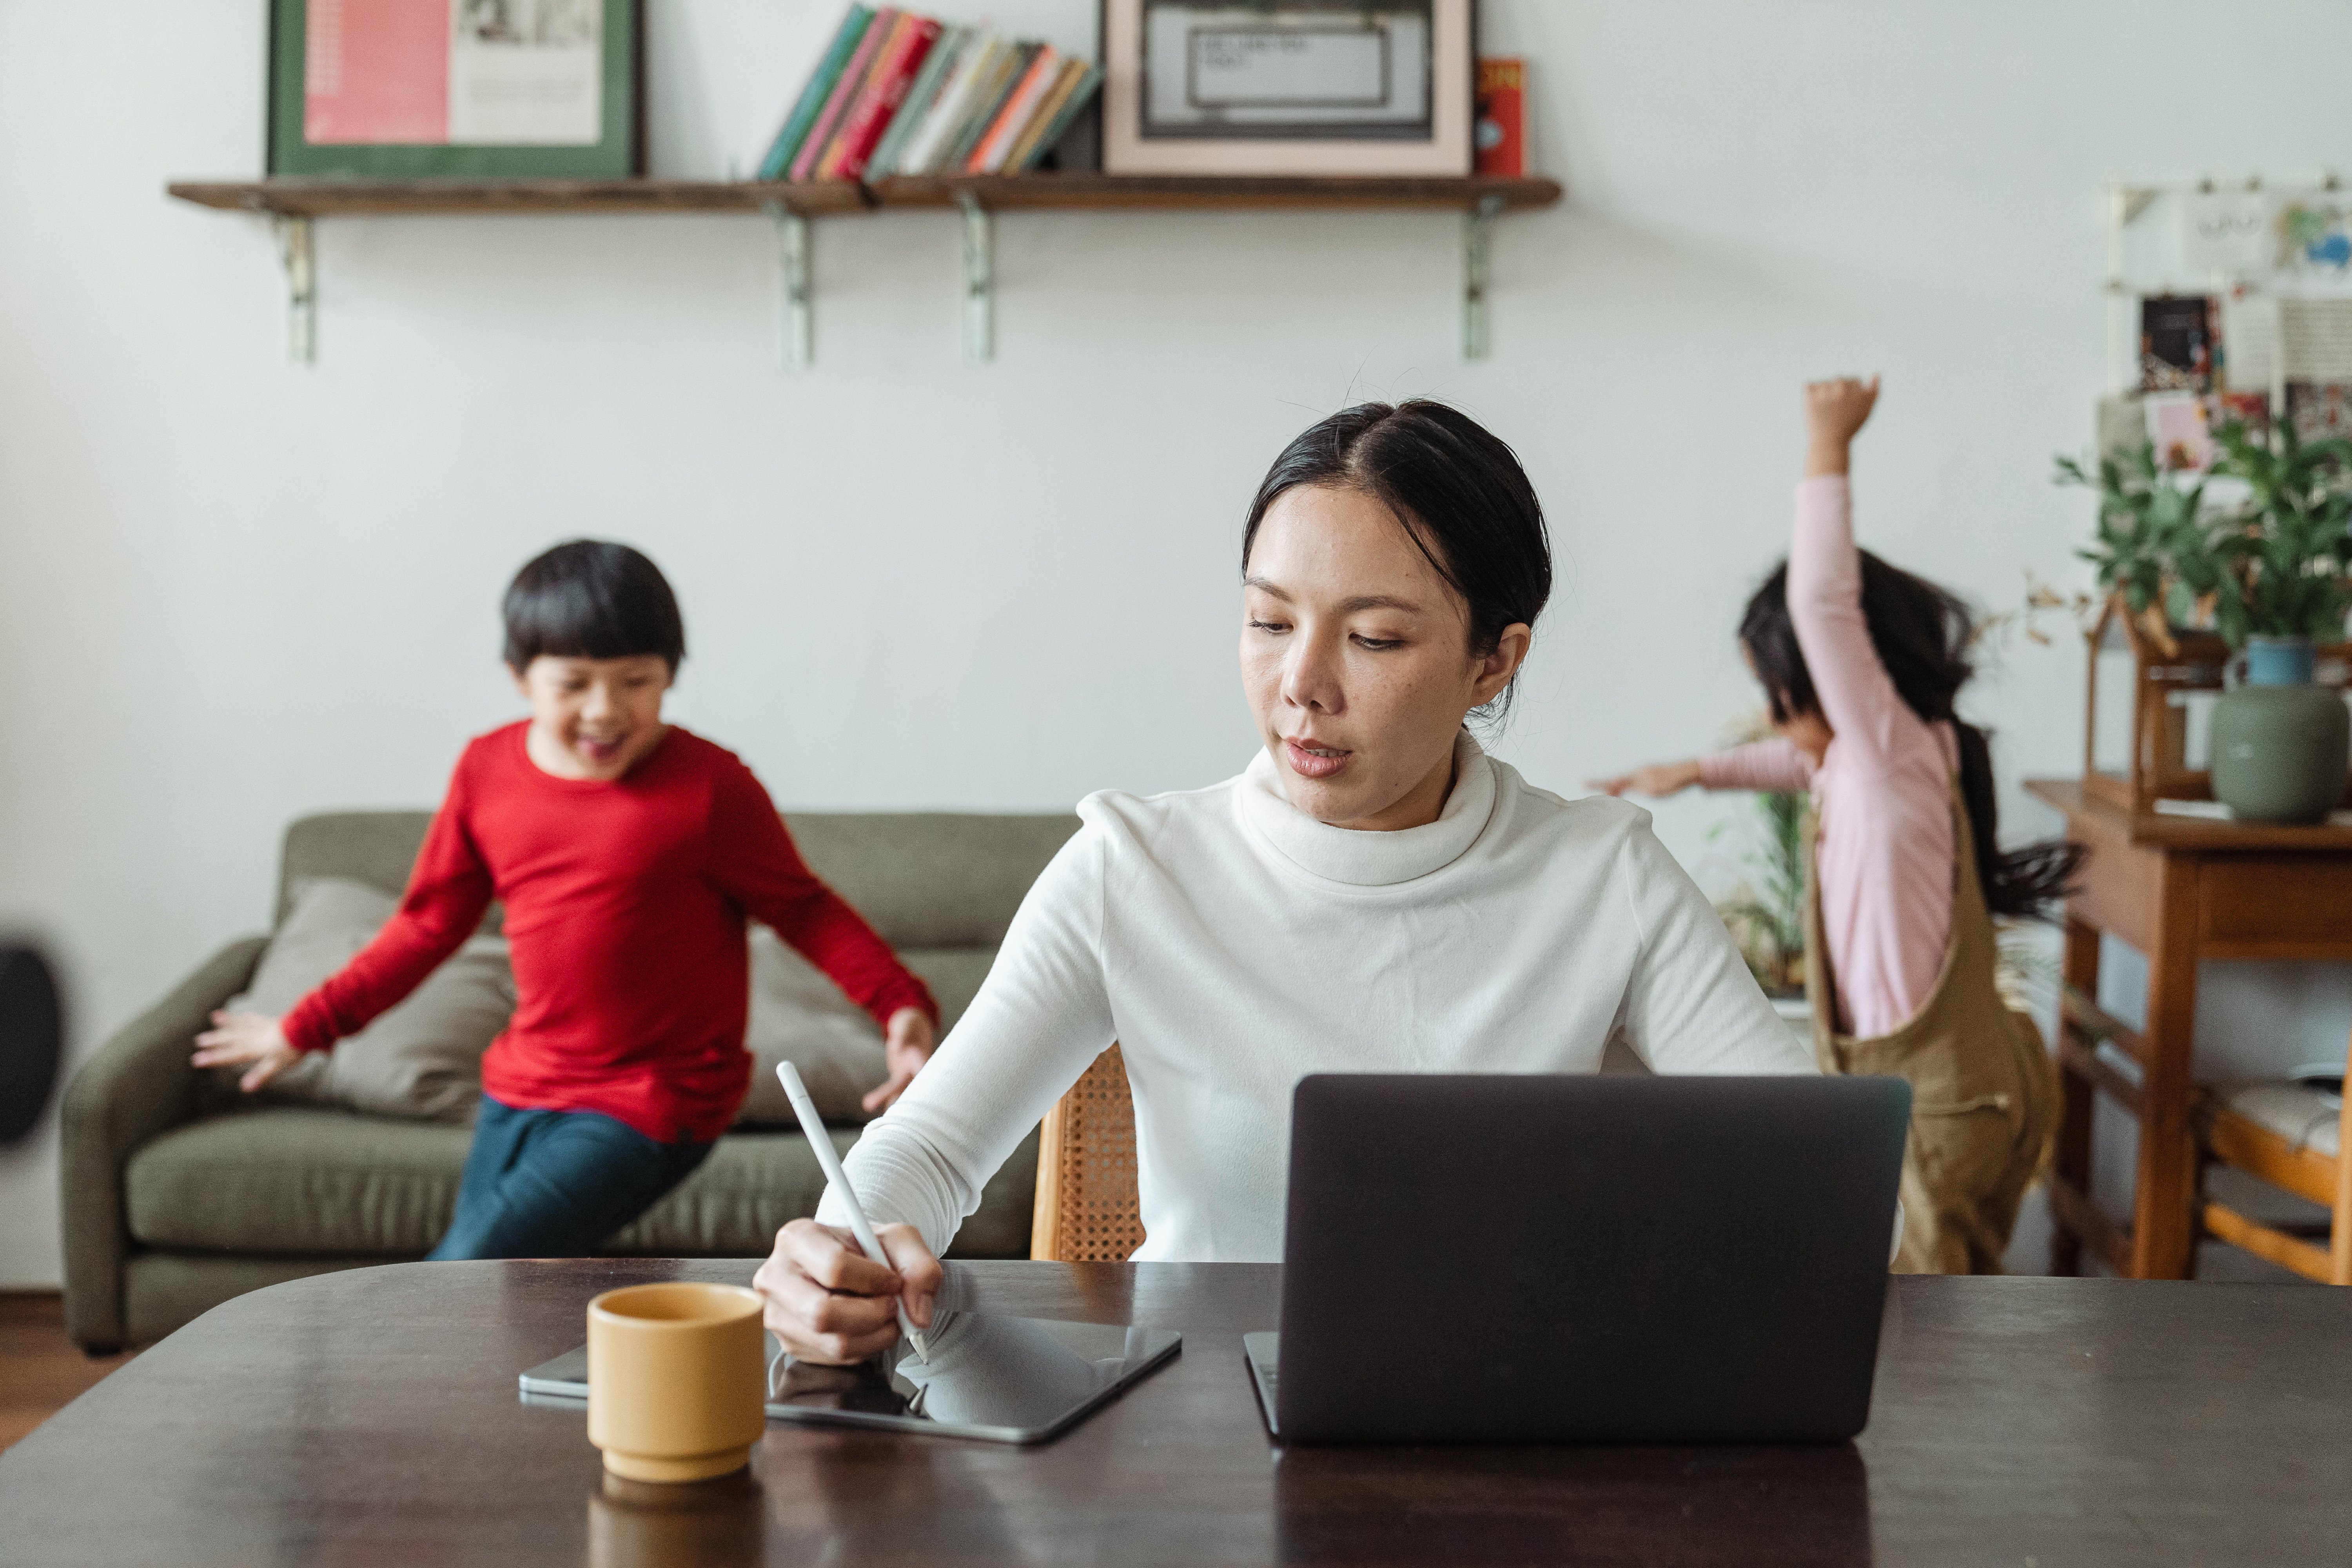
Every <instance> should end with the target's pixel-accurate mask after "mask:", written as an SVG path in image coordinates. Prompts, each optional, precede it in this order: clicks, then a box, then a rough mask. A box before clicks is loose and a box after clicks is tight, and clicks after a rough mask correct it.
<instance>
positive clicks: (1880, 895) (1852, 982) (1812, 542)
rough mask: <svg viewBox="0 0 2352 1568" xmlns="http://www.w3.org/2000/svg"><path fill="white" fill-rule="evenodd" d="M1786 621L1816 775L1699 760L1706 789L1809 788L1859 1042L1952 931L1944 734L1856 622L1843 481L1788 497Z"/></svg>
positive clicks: (1762, 757)
mask: <svg viewBox="0 0 2352 1568" xmlns="http://www.w3.org/2000/svg"><path fill="white" fill-rule="evenodd" d="M1789 617H1790V620H1791V621H1792V622H1794V623H1795V626H1796V632H1797V647H1799V648H1800V649H1801V651H1802V652H1803V654H1804V656H1805V668H1806V669H1807V670H1808V671H1809V672H1810V673H1811V676H1812V678H1813V689H1814V691H1815V692H1817V693H1818V694H1819V695H1820V697H1821V703H1822V717H1823V718H1824V719H1826V720H1828V721H1829V726H1830V728H1831V730H1832V731H1834V732H1835V738H1834V739H1832V741H1831V742H1830V744H1829V750H1828V752H1826V753H1824V754H1823V756H1822V763H1821V766H1820V767H1818V768H1816V767H1814V766H1813V764H1812V762H1811V759H1810V758H1808V757H1807V756H1805V754H1804V753H1803V752H1800V751H1798V750H1797V749H1796V747H1794V746H1792V745H1790V743H1789V742H1786V741H1762V742H1757V743H1756V744H1754V745H1752V746H1739V747H1737V748H1735V749H1733V750H1731V751H1728V752H1717V753H1716V754H1715V755H1714V756H1711V757H1707V758H1705V759H1703V760H1702V761H1701V763H1700V764H1699V779H1700V782H1701V783H1703V784H1706V787H1707V788H1709V789H1759V790H1783V791H1788V792H1790V793H1794V792H1797V791H1801V790H1806V789H1811V792H1812V796H1813V816H1814V821H1815V824H1816V838H1815V844H1814V852H1813V875H1814V878H1815V879H1816V881H1817V882H1818V883H1819V885H1820V888H1821V895H1822V928H1823V931H1822V934H1823V936H1824V937H1825V938H1826V939H1827V941H1828V942H1829V948H1830V965H1831V968H1832V971H1833V972H1834V973H1835V976H1836V980H1837V1014H1838V1016H1837V1024H1838V1027H1839V1028H1840V1029H1841V1030H1842V1031H1843V1032H1845V1033H1847V1034H1850V1035H1853V1036H1855V1037H1860V1038H1864V1039H1868V1038H1871V1037H1874V1036H1878V1035H1886V1034H1892V1033H1893V1032H1894V1031H1895V1030H1896V1029H1898V1028H1900V1027H1902V1026H1903V1025H1904V1024H1906V1023H1907V1022H1908V1021H1909V1020H1910V1019H1911V1018H1912V1017H1914V1016H1916V1014H1917V1013H1918V1011H1919V1009H1920V1008H1922V1007H1924V1006H1926V1005H1927V994H1928V993H1929V992H1930V991H1932V990H1933V989H1935V984H1936V974H1937V971H1938V970H1939V969H1940V968H1941V967H1942V966H1943V962H1944V947H1945V944H1946V942H1948V940H1949V938H1950V936H1951V931H1952V868H1953V855H1954V847H1953V843H1952V775H1953V774H1954V773H1956V772H1957V771H1958V767H1959V747H1958V738H1957V737H1955V736H1954V735H1953V733H1952V727H1951V726H1950V725H1949V724H1946V723H1935V724H1929V723H1927V722H1926V721H1923V720H1921V719H1920V718H1919V716H1918V715H1917V714H1916V713H1914V712H1912V711H1911V710H1910V708H1909V707H1908V706H1906V704H1905V702H1904V700H1903V699H1902V697H1901V696H1900V695H1898V694H1897V693H1896V691H1895V682H1894V681H1893V680H1892V679H1889V678H1888V676H1887V673H1886V667H1885V665H1883V664H1881V663H1879V662H1878V653H1877V650H1876V649H1875V648H1874V647H1872V646H1871V641H1870V628H1869V626H1868V625H1867V623H1865V622H1864V619H1863V614H1862V558H1861V556H1860V555H1859V554H1858V553H1856V552H1855V550H1854V545H1853V500H1852V493H1851V491H1850V489H1848V486H1847V483H1846V480H1845V478H1844V476H1843V475H1824V476H1822V477H1821V478H1818V479H1806V480H1805V481H1803V482H1802V483H1801V484H1800V485H1798V486H1797V525H1796V531H1795V536H1794V538H1793V539H1792V540H1791V542H1790V546H1789Z"/></svg>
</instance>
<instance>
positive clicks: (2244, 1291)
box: [0, 1259, 2352, 1568]
mask: <svg viewBox="0 0 2352 1568" xmlns="http://www.w3.org/2000/svg"><path fill="white" fill-rule="evenodd" d="M955 1267H956V1268H958V1269H959V1270H960V1271H961V1274H962V1278H961V1279H960V1280H959V1281H958V1283H957V1287H956V1288H957V1289H958V1291H959V1292H960V1294H961V1304H962V1305H963V1306H964V1307H966V1308H967V1309H968V1310H978V1311H1000V1312H1015V1313H1024V1314H1029V1315H1034V1316H1043V1317H1055V1318H1063V1319H1069V1320H1078V1321H1089V1322H1099V1323H1130V1324H1144V1325H1148V1326H1154V1327H1163V1328H1171V1329H1175V1330H1178V1331H1181V1333H1182V1335H1183V1336H1184V1342H1183V1347H1182V1350H1181V1353H1180V1354H1179V1355H1178V1356H1177V1358H1176V1359H1175V1360H1174V1361H1173V1362H1172V1363H1170V1364H1168V1365H1167V1366H1165V1367H1163V1368H1161V1369H1160V1371H1158V1372H1156V1373H1152V1374H1151V1375H1150V1376H1149V1377H1148V1378H1146V1379H1144V1380H1143V1381H1142V1382H1140V1383H1139V1384H1135V1385H1134V1386H1132V1387H1131V1388H1130V1389H1129V1390H1128V1391H1127V1392H1126V1393H1125V1394H1124V1395H1123V1396H1121V1397H1120V1398H1119V1399H1118V1400H1117V1401H1116V1402H1114V1403H1113V1404H1111V1405H1108V1406H1106V1407H1105V1408H1104V1409H1102V1410H1101V1411H1100V1412H1098V1413H1097V1414H1096V1415H1093V1416H1091V1417H1089V1418H1088V1419H1087V1420H1086V1421H1085V1422H1084V1423H1083V1424H1082V1425H1080V1426H1077V1427H1076V1428H1075V1429H1073V1430H1072V1431H1070V1432H1068V1433H1067V1434H1066V1435H1065V1436H1061V1437H1059V1438H1057V1439H1055V1441H1053V1442H1050V1443H1047V1444H1045V1445H1042V1446H1039V1447H1026V1448H1024V1447H1006V1446H1000V1445H996V1444H990V1443H981V1442H972V1441H963V1440H957V1439H952V1438H945V1437H919V1436H899V1435H894V1434H887V1433H875V1432H858V1431H851V1430H845V1429H839V1428H824V1427H816V1426H790V1425H785V1424H782V1423H772V1424H771V1425H770V1426H769V1429H768V1433H767V1436H766V1437H765V1439H764V1440H763V1441H762V1442H761V1444H760V1446H759V1447H758V1448H757V1449H756V1450H755V1451H754V1457H753V1460H752V1463H751V1468H749V1470H748V1471H746V1472H743V1473H741V1474H739V1475H737V1476H736V1477H734V1478H731V1479H727V1480H723V1481H719V1482H710V1483H703V1484H700V1485H696V1486H687V1487H675V1488H663V1487H647V1486H643V1485H635V1486H632V1485H627V1484H623V1483H615V1482H610V1481H607V1480H606V1479H605V1478H604V1474H603V1471H602V1467H601V1465H600V1462H599V1459H598V1456H597V1453H596V1450H595V1449H594V1448H593V1447H590V1446H589V1444H588V1440H587V1434H586V1431H585V1422H584V1419H583V1415H582V1414H581V1411H580V1409H579V1408H578V1407H577V1406H576V1405H575V1406H572V1407H569V1408H559V1407H549V1406H545V1405H531V1404H526V1403H524V1402H523V1401H522V1400H521V1398H520V1396H519V1394H518V1392H517V1387H516V1377H517V1374H518V1373H520V1372H521V1371H523V1370H524V1369H525V1368H528V1367H530V1366H533V1365H536V1364H537V1363H540V1362H542V1361H545V1360H547V1359H548V1358H550V1357H551V1356H554V1355H557V1354H559V1353H561V1352H564V1351H567V1350H570V1349H571V1348H572V1347H573V1346H575V1345H577V1344H578V1343H579V1342H581V1339H582V1337H583V1322H584V1314H585V1308H586V1305H587V1301H588V1299H589V1298H590V1297H591V1296H593V1295H594V1294H596V1293H597V1292H598V1291H601V1290H605V1289H613V1288H614V1287H616V1286H621V1285H627V1284H635V1283H642V1282H645V1281H649V1280H656V1279H710V1280H722V1281H730V1282H737V1283H742V1282H748V1281H749V1279H751V1271H752V1268H753V1264H752V1263H751V1261H749V1260H743V1261H701V1260H698V1261H669V1260H660V1259H650V1260H649V1259H583V1260H578V1261H554V1262H508V1263H410V1264H396V1265H390V1266H386V1267H383V1268H362V1269H355V1270H352V1271H349V1272H344V1273H336V1274H328V1275H321V1276H317V1277H314V1278H311V1279H300V1280H297V1281H294V1282H292V1283H290V1284H284V1285H278V1286H273V1287H271V1288H269V1289H264V1290H258V1291H256V1292H254V1293H253V1294H251V1295H247V1296H242V1297H239V1298H237V1299H236V1300H232V1301H230V1302H228V1303H226V1305H224V1306H221V1307H218V1308H216V1309H215V1310H212V1311H211V1312H208V1313H206V1314H205V1316H204V1317H202V1318H200V1319H198V1320H197V1321H195V1322H194V1323H191V1324H190V1325H189V1326H187V1327H186V1328H184V1329H182V1330H181V1331H179V1332H177V1333H175V1334H173V1335H172V1336H171V1337H170V1338H169V1339H166V1340H164V1341H163V1342H161V1343H160V1344H158V1345H156V1346H155V1347H154V1348H153V1349H152V1350H150V1351H148V1352H146V1353H144V1354H142V1355H141V1356H140V1357H139V1358H138V1359H137V1360H136V1361H134V1362H132V1363H130V1364H129V1365H128V1366H126V1367H124V1368H123V1369H122V1370H121V1371H120V1372H117V1373H114V1374H113V1375H112V1376H110V1377H109V1378H107V1379H106V1380H105V1381H104V1382H102V1383H100V1384H98V1385H97V1386H96V1387H94V1388H93V1389H91V1390H90V1391H89V1393H87V1394H84V1395H82V1397H81V1398H79V1400H77V1401H75V1402H74V1403H73V1404H72V1405H68V1407H67V1408H66V1409H64V1410H63V1411H61V1412H59V1413H58V1415H56V1416H55V1417H53V1418H52V1419H51V1420H50V1421H49V1422H48V1423H47V1425H45V1426H41V1427H40V1428H39V1429H37V1431H35V1432H34V1433H33V1434H32V1435H31V1436H29V1437H27V1438H26V1439H25V1440H24V1441H22V1442H21V1443H19V1444H17V1445H16V1447H14V1448H12V1449H10V1450H9V1451H8V1452H7V1453H5V1455H0V1561H5V1563H11V1564H21V1565H25V1568H36V1565H47V1564H65V1563H105V1564H122V1563H172V1564H175V1565H180V1568H205V1565H211V1564H231V1563H234V1564H238V1565H239V1568H246V1565H250V1564H261V1563H280V1564H296V1563H305V1564H307V1563H319V1564H340V1565H363V1564H364V1565H373V1564H390V1563H401V1564H457V1563H498V1564H534V1563H594V1564H598V1565H600V1568H621V1565H630V1564H646V1565H653V1564H659V1565H660V1568H693V1565H695V1564H700V1563H728V1564H747V1563H779V1564H782V1563H790V1564H799V1565H814V1564H827V1565H832V1564H841V1565H854V1564H865V1563H950V1564H974V1565H979V1564H1016V1563H1017V1564H1042V1563H1116V1564H1122V1565H1124V1564H1152V1563H1186V1564H1201V1563H1346V1564H1362V1563H1394V1564H1405V1563H1416V1564H1417V1563H1559V1562H1574V1563H1626V1564H1633V1563H1641V1564H1659V1563H1674V1564H1706V1563H1739V1564H1744V1565H1748V1568H1771V1565H1774V1564H1796V1563H1803V1564H1847V1563H1878V1564H1895V1563H1937V1564H1952V1563H2007V1564H2036V1563H2038V1564H2044V1565H2047V1568H2059V1565H2062V1564H2063V1565H2066V1568H2091V1565H2096V1564H2107V1563H2132V1564H2145V1563H2170V1564H2194V1563H2261V1564H2265V1565H2272V1568H2281V1565H2286V1564H2296V1563H2331V1564H2340V1563H2344V1562H2345V1561H2346V1560H2347V1557H2352V1489H2347V1487H2346V1486H2345V1484H2344V1462H2343V1461H2344V1455H2345V1453H2346V1451H2347V1435H2352V1291H2346V1290H2335V1289H2322V1288H2318V1287H2310V1286H2292V1285H2231V1284H2219V1283H2213V1284H2200V1283H2187V1282H2159V1281H2137V1280H2118V1279H1935V1278H1896V1279H1893V1280H1892V1281H1891V1282H1890V1286H1889V1289H1888V1291H1887V1298H1886V1310H1885V1331H1884V1334H1883V1336H1882V1340H1881V1343H1880V1348H1879V1358H1878V1375H1877V1385H1876V1394H1875V1401H1874V1406H1873V1410H1872V1415H1871V1420H1870V1425H1869V1426H1868V1428H1867V1429H1866V1430H1865V1431H1864V1433H1863V1435H1862V1436H1861V1437H1860V1438H1859V1439H1858V1440H1856V1441H1854V1442H1853V1443H1842V1444H1833V1445H1824V1446H1781V1447H1510V1448H1486V1447H1451V1448H1449V1447H1296V1446H1294V1447H1282V1446H1280V1445H1277V1444H1276V1443H1275V1442H1273V1441H1272V1440H1271V1439H1270V1438H1269V1437H1268V1436H1267V1435H1266V1431H1265V1425H1264V1423H1263V1421H1262V1419H1261V1418H1260V1415H1259V1413H1258V1409H1257V1405H1256V1400H1255V1394H1254V1393H1253V1391H1252V1388H1251V1384H1250V1382H1249V1379H1248V1376H1247V1374H1246V1373H1245V1371H1244V1363H1243V1357H1242V1348H1241V1336H1242V1334H1243V1333H1244V1332H1245V1331H1251V1330H1255V1329H1262V1328H1266V1327H1270V1326H1272V1325H1274V1323H1275V1322H1276V1317H1277V1308H1278V1302H1279V1295H1280V1288H1281V1279H1280V1270H1279V1269H1278V1268H1274V1267H1271V1266H1265V1265H1250V1264H1193V1265H1188V1264H1150V1263H1145V1264H1060V1263H1029V1262H1001V1263H972V1264H960V1265H956V1266H955ZM1725 1288H1726V1289H1738V1285H1737V1282H1736V1281H1730V1280H1727V1281H1726V1282H1725ZM1465 1310H1475V1298H1473V1297H1468V1296H1465ZM1334 1331H1340V1332H1344V1331H1345V1325H1335V1328H1334ZM1416 1353H1423V1354H1428V1355H1444V1354H1446V1353H1447V1350H1446V1343H1445V1332H1444V1325H1443V1324H1432V1325H1431V1335H1430V1341H1429V1343H1428V1344H1427V1345H1426V1346H1425V1347H1423V1348H1422V1349H1421V1350H1420V1351H1419V1352H1416ZM1367 1375H1370V1376H1377V1375H1378V1368H1377V1367H1376V1366H1374V1367H1370V1368H1368V1369H1367Z"/></svg>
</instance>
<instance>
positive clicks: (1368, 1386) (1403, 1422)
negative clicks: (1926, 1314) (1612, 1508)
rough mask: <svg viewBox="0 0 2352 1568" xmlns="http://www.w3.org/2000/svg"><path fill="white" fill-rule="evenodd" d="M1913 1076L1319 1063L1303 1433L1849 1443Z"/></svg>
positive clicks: (1858, 1418)
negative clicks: (1470, 1071) (1476, 1070)
mask: <svg viewBox="0 0 2352 1568" xmlns="http://www.w3.org/2000/svg"><path fill="white" fill-rule="evenodd" d="M1910 1108H1911V1089H1910V1086H1909V1085H1908V1084H1906V1083H1905V1082H1904V1081H1903V1080H1902V1079H1891V1078H1811V1077H1805V1078H1635V1077H1567V1076H1560V1077H1549V1076H1546V1077H1531V1076H1500V1077H1498V1076H1475V1077H1470V1076H1430V1075H1391V1074H1371V1073H1367V1074H1318V1075H1315V1076H1313V1077H1310V1078H1307V1079H1302V1080H1301V1081H1300V1083H1299V1085H1298V1088H1297V1091H1296V1093H1295V1095H1294V1097H1293V1099H1292V1102H1291V1131H1290V1193H1289V1209H1288V1217H1287V1220H1286V1227H1285V1229H1286V1235H1285V1240H1284V1247H1283V1273H1282V1316H1281V1320H1280V1321H1281V1324H1282V1331H1281V1332H1280V1333H1279V1334H1271V1333H1257V1334H1250V1335H1247V1336H1245V1337H1244V1352H1245V1354H1246V1356H1247V1359H1248V1363H1249V1368H1250V1372H1251V1374H1252V1376H1253V1378H1254V1380H1255V1383H1256V1385H1257V1392H1258V1399H1259V1403H1260V1405H1261V1406H1262V1407H1263V1409H1264V1411H1265V1421H1266V1426H1267V1428H1268V1429H1269V1430H1270V1431H1271V1432H1272V1433H1273V1434H1274V1435H1275V1436H1276V1437H1277V1438H1279V1439H1281V1440H1282V1441H1284V1442H1301V1443H1337V1442H1370V1443H1381V1442H1386V1443H1786V1442H1821V1443H1828V1442H1839V1441H1843V1439H1845V1438H1848V1437H1851V1436H1853V1435H1854V1434H1855V1433H1857V1432H1859V1431H1861V1430H1862V1428H1863V1426H1864V1423H1865V1422H1867V1421H1868V1419H1869V1417H1870V1389H1871V1379H1872V1376H1873V1373H1874V1371H1875V1370H1876V1365H1877V1357H1878V1327H1879V1318H1880V1315H1881V1313H1882V1311H1883V1310H1884V1308H1885V1295H1886V1279H1887V1262H1888V1250H1889V1247H1890V1246H1891V1245H1892V1242H1893V1240H1894V1237H1895V1184H1896V1181H1897V1179H1898V1177H1899V1174H1900V1172H1901V1169H1902V1163H1903V1144H1904V1139H1905V1136H1906V1131H1907V1125H1908V1122H1909V1119H1910Z"/></svg>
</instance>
